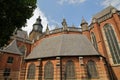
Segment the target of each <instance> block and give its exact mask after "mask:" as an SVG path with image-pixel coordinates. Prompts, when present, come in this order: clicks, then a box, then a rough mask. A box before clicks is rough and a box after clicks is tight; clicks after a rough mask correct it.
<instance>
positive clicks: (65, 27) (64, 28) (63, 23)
mask: <svg viewBox="0 0 120 80" xmlns="http://www.w3.org/2000/svg"><path fill="white" fill-rule="evenodd" d="M62 25H63V30H67V22H66V20H65V18H64V19H63V22H62Z"/></svg>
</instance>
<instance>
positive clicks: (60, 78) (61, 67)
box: [60, 58, 62, 80]
mask: <svg viewBox="0 0 120 80" xmlns="http://www.w3.org/2000/svg"><path fill="white" fill-rule="evenodd" d="M60 80H62V58H60Z"/></svg>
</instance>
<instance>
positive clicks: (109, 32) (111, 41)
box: [104, 24, 120, 64]
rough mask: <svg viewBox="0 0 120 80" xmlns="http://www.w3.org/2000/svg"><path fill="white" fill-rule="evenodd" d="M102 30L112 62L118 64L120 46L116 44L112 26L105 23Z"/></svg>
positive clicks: (119, 61)
mask: <svg viewBox="0 0 120 80" xmlns="http://www.w3.org/2000/svg"><path fill="white" fill-rule="evenodd" d="M104 32H105V36H106V40H107V43H108V46H109V50H110V53H111V56H112V59H113V62H114V64H120V47H119V45H118V42H117V39H116V36H115V32H114V30H113V28H112V26H111V25H110V24H106V25H105V26H104Z"/></svg>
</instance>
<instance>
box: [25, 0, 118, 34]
mask: <svg viewBox="0 0 120 80" xmlns="http://www.w3.org/2000/svg"><path fill="white" fill-rule="evenodd" d="M37 1H38V2H37V8H36V10H35V11H34V16H33V17H31V18H30V19H29V20H28V21H27V27H25V28H23V29H24V30H27V31H28V33H29V32H30V31H31V29H32V25H33V24H34V23H35V21H36V18H37V17H38V16H41V18H42V24H43V27H44V28H43V31H45V29H46V25H47V24H48V25H49V28H50V29H54V28H55V27H56V26H57V27H62V25H61V22H62V20H63V18H65V19H66V21H67V24H68V26H72V25H73V24H74V25H75V26H76V27H80V23H81V20H82V17H84V19H85V20H86V21H87V22H88V23H90V22H91V19H92V16H93V15H94V14H96V13H98V12H100V11H101V10H102V9H104V8H105V7H107V6H109V5H112V6H114V7H116V8H117V9H119V10H120V0H37Z"/></svg>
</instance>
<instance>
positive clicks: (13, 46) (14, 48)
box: [2, 40, 22, 55]
mask: <svg viewBox="0 0 120 80" xmlns="http://www.w3.org/2000/svg"><path fill="white" fill-rule="evenodd" d="M2 51H3V52H7V53H13V54H19V55H22V53H21V52H20V51H19V49H18V47H17V44H16V40H13V41H12V42H11V43H10V44H9V45H8V46H7V47H6V48H4V49H3V50H2Z"/></svg>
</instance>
